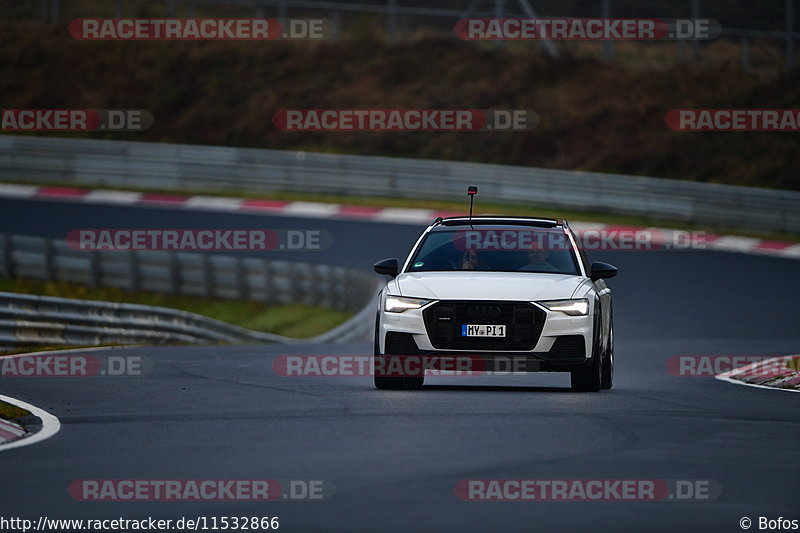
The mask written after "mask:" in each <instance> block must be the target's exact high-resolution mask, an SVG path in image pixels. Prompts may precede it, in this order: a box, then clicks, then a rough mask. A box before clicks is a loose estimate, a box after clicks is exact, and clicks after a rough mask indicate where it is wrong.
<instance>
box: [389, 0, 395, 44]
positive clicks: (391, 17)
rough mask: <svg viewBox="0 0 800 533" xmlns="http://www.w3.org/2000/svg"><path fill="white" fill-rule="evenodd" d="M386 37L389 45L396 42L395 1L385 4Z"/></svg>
mask: <svg viewBox="0 0 800 533" xmlns="http://www.w3.org/2000/svg"><path fill="white" fill-rule="evenodd" d="M386 35H387V40H388V41H389V43H390V44H394V43H395V42H397V0H387V2H386Z"/></svg>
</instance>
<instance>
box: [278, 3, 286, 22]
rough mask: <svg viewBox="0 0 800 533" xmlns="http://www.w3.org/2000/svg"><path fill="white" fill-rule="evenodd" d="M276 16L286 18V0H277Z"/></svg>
mask: <svg viewBox="0 0 800 533" xmlns="http://www.w3.org/2000/svg"><path fill="white" fill-rule="evenodd" d="M278 18H279V19H283V18H286V0H278Z"/></svg>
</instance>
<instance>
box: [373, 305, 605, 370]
mask: <svg viewBox="0 0 800 533" xmlns="http://www.w3.org/2000/svg"><path fill="white" fill-rule="evenodd" d="M444 302H447V301H444ZM437 303H441V301H440V302H434V303H432V304H429V305H428V306H426V307H423V308H421V309H413V310H407V311H404V312H402V313H389V312H386V311H381V312H380V313H379V323H378V334H379V338H378V347H379V350H380V353H382V354H386V353H387V342H386V341H387V335H389V334H405V335H407V336H410V339H412V340H413V345H411V344H410V343H409V342H408V341H407V340H406V341H403V342H401V345H402V349H401V350H400V351H403V352H405V351H410V350H412V349H413V347H414V346H416V349H417V352H416V353H415V354H414V355H420V354H422V355H425V354H431V355H454V354H470V355H474V356H480V357H481V358H484V359H486V360H487V361H491V360H493V359H497V358H504V357H506V358H507V357H512V358H516V359H522V360H526V361H530V362H531V364H530V366H531V367H536V368H532V369H531V370H547V369H549V368H550V367H553V368H558V367H560V366H561V365H562V364H569V365H575V364H578V365H580V364H581V363H585V362H586V361H587V360H588V359H590V358H591V355H592V344H593V343H592V339H593V334H594V331H593V328H594V325H593V323H594V321H593V312H594V309H590V311H589V314H588V315H587V316H580V317H575V316H569V315H566V314H564V313H560V312H554V311H549V310H547V309H545V308H544V307H542V306H536V307H537V311H540V312H541V313H542V314H543V315H544V316H543V324H542V325H541V331H540V333H538V336H537V337H536V338H531V339H530V342H529V345H530V346H533V347H532V348H531V349H528V350H518V349H491V348H489V349H486V348H478V349H471V348H469V347H468V346H469V344H468V343H466V344H465V342H464V341H463V340H462V341H460V342H459V343H458V348H457V349H452V347H450V349H448V348H442V347H441V344H442V343H441V339H440V338H439V339H436V341H437V342H438V345H439V348H437V347H435V344H437V342H434V339H432V338H431V335H430V332H429V329H430V327H431V320H430V314H429V315H428V321H427V325H426V320H425V310H426V309H429V308H430V307H431V306H433V305H436V304H437ZM475 303H476V304H480V305H486V304H487V302H475ZM508 303H512V304H525V303H527V302H508ZM534 305H535V304H534ZM471 323H482V322H481V319H480V318H474V319H471ZM534 329H535V330H538V328H534ZM534 334H536V332H535V331H534ZM398 338H399V337H392V339H398ZM408 338H409V337H406V339H408ZM389 348H390V349H389V351H388V353H390V354H394V352H395V351H397V350H395V349H393V346H392V343H390V345H389ZM395 355H406V354H405V353H400V354H395ZM534 363H537V364H534Z"/></svg>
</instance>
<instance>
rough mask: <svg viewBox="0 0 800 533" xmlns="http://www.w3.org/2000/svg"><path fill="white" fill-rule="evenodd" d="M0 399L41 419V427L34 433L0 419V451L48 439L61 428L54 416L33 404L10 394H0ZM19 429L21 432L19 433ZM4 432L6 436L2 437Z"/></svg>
mask: <svg viewBox="0 0 800 533" xmlns="http://www.w3.org/2000/svg"><path fill="white" fill-rule="evenodd" d="M0 400H2V401H4V402H6V403H10V404H11V405H16V406H17V407H19V408H21V409H25V410H26V411H28V412H30V413H31V414H32V415H34V416H36V417H38V418H39V420H41V421H42V429H40V430H39V431H37V432H36V433H28V432H26V431H25V430H24V429H23V428H21V427H20V426H18V425H17V424H13V423H11V422H8V421H7V420H2V419H0V452H5V451H8V450H11V449H14V448H19V447H21V446H30V445H31V444H36V443H37V442H41V441H43V440H45V439H49V438H50V437H52V436H53V435H55V434H56V433H58V431H59V430H60V429H61V422H60V421H59V420H58V418H56V417H55V416H53V415H51V414H50V413H48V412H47V411H44V410H43V409H39V408H38V407H36V406H35V405H31V404H29V403H26V402H23V401H22V400H18V399H16V398H11V397H10V396H3V395H2V394H0ZM20 430H21V431H22V433H21V434H20V433H19V432H20ZM4 432H5V435H6V437H4V436H3V435H4Z"/></svg>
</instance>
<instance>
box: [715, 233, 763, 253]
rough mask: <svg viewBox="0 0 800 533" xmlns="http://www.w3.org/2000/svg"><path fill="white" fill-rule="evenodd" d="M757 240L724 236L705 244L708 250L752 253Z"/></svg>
mask: <svg viewBox="0 0 800 533" xmlns="http://www.w3.org/2000/svg"><path fill="white" fill-rule="evenodd" d="M759 242H761V241H760V240H759V239H754V238H751V237H739V236H736V235H726V236H725V237H720V238H719V239H717V240H715V241H712V242H710V243H708V244H706V248H708V249H709V250H723V251H729V252H752V251H753V250H754V249H755V247H756V246H758V243H759Z"/></svg>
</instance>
